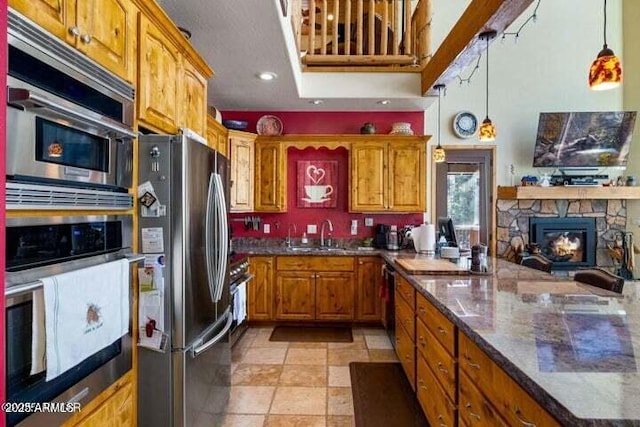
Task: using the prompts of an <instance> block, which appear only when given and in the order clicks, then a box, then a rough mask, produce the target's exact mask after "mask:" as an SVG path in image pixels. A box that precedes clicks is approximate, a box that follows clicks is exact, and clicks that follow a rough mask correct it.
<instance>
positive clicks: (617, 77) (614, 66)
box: [589, 0, 622, 90]
mask: <svg viewBox="0 0 640 427" xmlns="http://www.w3.org/2000/svg"><path fill="white" fill-rule="evenodd" d="M603 34H604V45H603V46H602V50H601V51H600V53H598V57H597V58H596V59H595V61H593V64H591V68H590V69H589V87H590V88H591V89H593V90H607V89H613V88H615V87H618V86H620V83H622V64H621V63H620V60H619V59H618V57H617V56H616V55H615V54H614V53H613V51H612V50H611V49H609V47H608V46H607V0H604V31H603Z"/></svg>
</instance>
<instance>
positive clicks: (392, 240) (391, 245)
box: [387, 225, 399, 251]
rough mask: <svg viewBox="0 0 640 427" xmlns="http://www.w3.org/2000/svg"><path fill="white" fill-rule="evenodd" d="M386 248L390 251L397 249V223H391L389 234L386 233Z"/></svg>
mask: <svg viewBox="0 0 640 427" xmlns="http://www.w3.org/2000/svg"><path fill="white" fill-rule="evenodd" d="M387 249H389V250H390V251H397V250H398V249H399V246H398V226H397V225H392V226H391V229H390V230H389V234H388V235H387Z"/></svg>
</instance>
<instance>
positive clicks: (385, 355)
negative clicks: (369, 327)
mask: <svg viewBox="0 0 640 427" xmlns="http://www.w3.org/2000/svg"><path fill="white" fill-rule="evenodd" d="M369 358H370V359H371V361H372V362H398V361H399V360H398V356H397V355H396V351H395V350H375V349H374V350H369Z"/></svg>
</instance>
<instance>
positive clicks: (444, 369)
mask: <svg viewBox="0 0 640 427" xmlns="http://www.w3.org/2000/svg"><path fill="white" fill-rule="evenodd" d="M438 371H440V372H442V373H443V374H445V375H449V371H448V370H447V369H446V368H445V367H444V366H443V365H442V362H438Z"/></svg>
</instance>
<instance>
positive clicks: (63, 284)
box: [41, 259, 130, 381]
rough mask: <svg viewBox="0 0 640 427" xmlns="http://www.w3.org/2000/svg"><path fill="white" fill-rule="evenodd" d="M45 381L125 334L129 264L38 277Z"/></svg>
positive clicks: (127, 318)
mask: <svg viewBox="0 0 640 427" xmlns="http://www.w3.org/2000/svg"><path fill="white" fill-rule="evenodd" d="M41 281H42V282H43V284H44V307H45V330H46V360H47V378H46V380H47V381H50V380H52V379H54V378H56V377H57V376H58V375H60V374H62V373H64V372H65V371H67V370H68V369H70V368H72V367H74V366H76V365H77V364H79V363H80V362H82V361H83V360H85V359H86V358H88V357H89V356H91V355H93V354H94V353H96V352H98V351H100V350H102V349H103V348H105V347H107V346H109V345H111V344H113V343H114V342H115V341H116V340H118V339H119V338H120V337H122V336H123V335H125V334H127V333H128V332H129V317H130V314H129V261H128V260H126V259H122V260H119V261H113V262H109V263H105V264H101V265H96V266H94V267H89V268H84V269H81V270H76V271H72V272H69V273H63V274H59V275H55V276H51V277H46V278H43V279H41Z"/></svg>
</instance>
